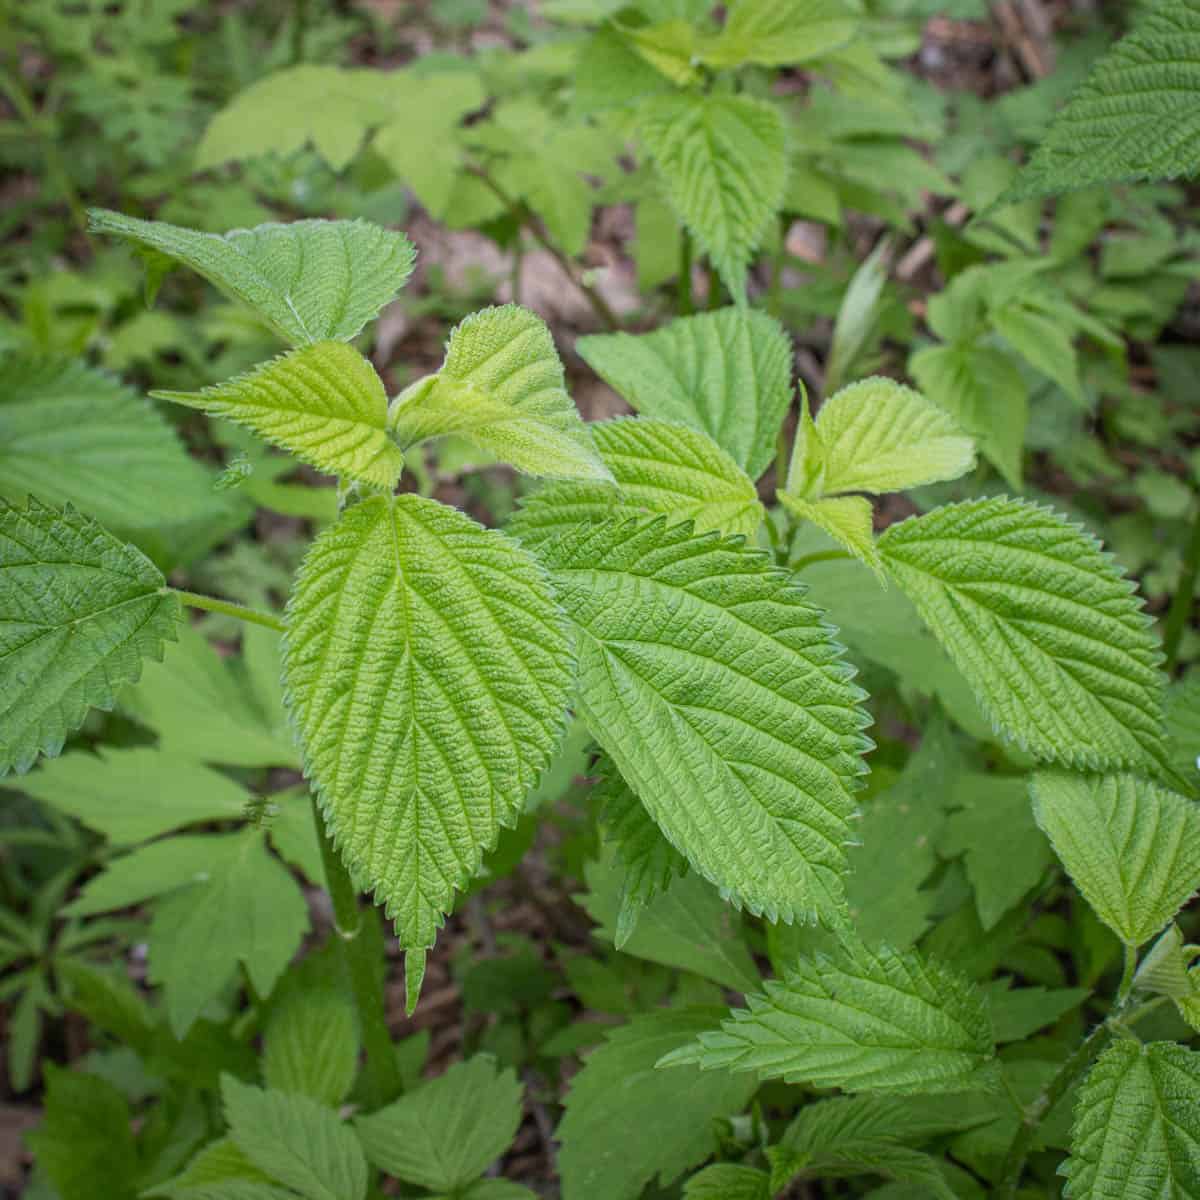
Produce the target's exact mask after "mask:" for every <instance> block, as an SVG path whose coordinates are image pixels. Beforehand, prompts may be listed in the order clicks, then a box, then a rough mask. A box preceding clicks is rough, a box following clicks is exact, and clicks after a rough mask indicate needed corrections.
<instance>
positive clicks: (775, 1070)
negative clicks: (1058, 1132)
mask: <svg viewBox="0 0 1200 1200" xmlns="http://www.w3.org/2000/svg"><path fill="white" fill-rule="evenodd" d="M993 1053H994V1046H993V1042H992V1026H991V1021H990V1020H989V1018H988V1014H987V1009H986V1007H985V1005H984V1003H983V997H982V996H981V995H980V993H979V992H978V991H977V990H976V989H975V988H974V987H973V985H972V984H970V983H969V982H968V981H967V979H966V978H965V977H964V976H961V975H959V974H958V972H957V971H955V970H954V969H953V968H951V967H950V966H948V965H946V964H944V963H940V962H934V961H926V960H925V959H924V958H922V956H921V955H920V954H919V953H918V952H917V951H916V950H909V951H905V952H904V953H899V952H897V951H895V950H892V949H891V948H890V947H888V946H886V945H885V946H881V947H879V949H877V950H869V949H867V947H866V946H864V945H863V944H862V943H861V942H858V941H857V939H855V938H853V936H852V935H849V934H847V935H846V936H845V938H844V940H843V941H842V944H841V945H840V947H839V948H838V950H837V951H836V952H835V953H834V954H833V955H825V954H817V955H816V956H814V957H813V958H811V959H801V960H800V961H799V962H798V963H797V964H796V966H795V968H794V969H793V970H792V971H791V972H790V973H789V974H788V975H787V977H786V978H785V979H784V980H783V981H782V982H777V981H774V980H769V981H768V982H767V984H766V992H765V994H763V995H758V996H752V997H750V1007H749V1008H747V1009H739V1010H736V1011H735V1012H734V1013H733V1014H732V1015H731V1016H730V1018H729V1019H728V1020H726V1021H725V1022H724V1023H723V1024H722V1026H721V1029H720V1031H719V1032H705V1033H702V1034H701V1035H700V1037H699V1038H698V1039H697V1041H696V1042H695V1043H693V1044H692V1045H689V1046H686V1047H684V1048H683V1049H682V1050H680V1051H678V1052H677V1053H675V1054H672V1055H670V1056H669V1058H668V1059H667V1060H665V1061H664V1062H663V1063H661V1064H660V1065H662V1066H675V1065H677V1064H679V1063H693V1064H695V1065H697V1066H699V1067H701V1068H703V1069H704V1070H713V1069H723V1070H732V1071H754V1072H756V1073H757V1074H758V1076H759V1077H760V1078H762V1079H783V1080H785V1081H786V1082H788V1083H808V1084H811V1085H813V1086H814V1087H822V1088H824V1087H838V1088H842V1089H843V1090H844V1091H848V1092H858V1091H881V1092H883V1091H886V1092H897V1093H912V1092H939V1091H941V1092H949V1091H955V1090H957V1089H960V1088H967V1087H971V1086H974V1085H975V1084H976V1083H977V1082H978V1078H979V1072H981V1071H982V1070H984V1069H985V1068H987V1067H988V1065H989V1064H990V1063H991V1060H992V1057H993Z"/></svg>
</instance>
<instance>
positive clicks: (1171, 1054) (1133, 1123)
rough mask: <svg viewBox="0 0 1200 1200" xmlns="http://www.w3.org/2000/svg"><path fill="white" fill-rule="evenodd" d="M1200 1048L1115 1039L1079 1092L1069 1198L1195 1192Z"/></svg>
mask: <svg viewBox="0 0 1200 1200" xmlns="http://www.w3.org/2000/svg"><path fill="white" fill-rule="evenodd" d="M1197 1095H1200V1054H1198V1053H1197V1052H1196V1051H1194V1050H1188V1049H1186V1048H1185V1047H1183V1046H1177V1045H1175V1044H1174V1043H1172V1042H1152V1043H1151V1044H1150V1045H1148V1046H1144V1045H1142V1044H1141V1043H1140V1042H1139V1041H1137V1040H1136V1039H1134V1038H1131V1037H1122V1038H1118V1039H1117V1040H1116V1041H1115V1042H1114V1043H1113V1044H1112V1045H1111V1046H1109V1047H1108V1049H1107V1050H1105V1051H1104V1053H1103V1054H1102V1055H1101V1056H1100V1057H1099V1059H1097V1060H1096V1065H1095V1066H1094V1067H1092V1070H1091V1072H1090V1074H1089V1075H1088V1077H1087V1079H1086V1080H1085V1081H1084V1084H1083V1087H1082V1088H1080V1091H1079V1099H1078V1100H1077V1101H1076V1104H1075V1124H1074V1127H1073V1128H1072V1130H1071V1156H1070V1158H1068V1159H1067V1161H1066V1163H1065V1165H1064V1167H1063V1172H1064V1174H1065V1175H1066V1177H1067V1186H1066V1188H1065V1189H1064V1191H1063V1195H1064V1196H1069V1197H1070V1200H1131V1198H1133V1197H1143V1196H1144V1197H1146V1198H1147V1200H1149V1198H1150V1197H1160V1196H1161V1197H1163V1200H1167V1198H1170V1200H1195V1198H1196V1197H1197V1196H1200V1105H1197V1103H1196V1097H1197Z"/></svg>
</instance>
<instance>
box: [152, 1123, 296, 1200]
mask: <svg viewBox="0 0 1200 1200" xmlns="http://www.w3.org/2000/svg"><path fill="white" fill-rule="evenodd" d="M142 1195H143V1196H166V1197H169V1198H170V1200H285V1198H286V1197H290V1196H291V1195H292V1193H290V1192H287V1191H285V1190H284V1189H283V1188H278V1187H275V1186H274V1185H273V1184H272V1183H271V1181H270V1179H269V1178H268V1176H266V1175H264V1174H263V1173H262V1171H260V1170H259V1169H258V1168H257V1167H256V1166H255V1165H254V1164H253V1163H252V1162H251V1161H250V1160H249V1159H248V1158H247V1157H246V1156H245V1155H244V1154H243V1153H242V1152H241V1151H240V1150H239V1149H238V1148H237V1146H236V1145H235V1144H234V1143H233V1141H232V1140H231V1139H230V1138H228V1137H223V1138H218V1139H217V1140H216V1141H215V1142H209V1143H208V1145H207V1146H205V1147H203V1148H202V1149H201V1150H200V1151H199V1153H198V1154H196V1155H195V1156H194V1157H193V1158H192V1160H191V1161H190V1162H189V1163H188V1164H187V1166H186V1167H184V1169H183V1170H182V1171H180V1173H179V1174H178V1175H176V1176H175V1177H174V1178H172V1179H169V1180H167V1182H166V1183H160V1184H158V1185H157V1186H156V1187H152V1188H147V1189H146V1190H145V1191H144V1192H142Z"/></svg>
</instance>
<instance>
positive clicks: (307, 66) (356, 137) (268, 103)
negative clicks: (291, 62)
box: [195, 63, 389, 171]
mask: <svg viewBox="0 0 1200 1200" xmlns="http://www.w3.org/2000/svg"><path fill="white" fill-rule="evenodd" d="M384 78H385V79H386V78H387V77H384ZM388 115H389V106H388V105H387V104H386V103H385V95H384V87H383V85H382V81H381V77H380V75H379V73H378V72H376V71H367V70H346V69H344V68H342V67H332V66H320V65H317V64H315V63H303V64H301V65H300V66H295V67H286V68H285V69H284V70H282V71H275V72H273V73H272V74H270V75H267V76H264V77H263V78H262V79H257V80H255V81H254V82H253V83H252V84H250V86H249V87H247V88H243V89H242V90H241V91H239V92H238V93H237V94H236V95H235V96H234V98H233V100H231V101H230V103H229V104H227V105H226V106H225V107H224V108H223V109H221V111H220V112H219V113H217V115H216V116H215V117H213V119H212V120H211V121H210V122H209V124H208V128H207V129H205V131H204V136H203V137H202V138H201V139H200V145H199V146H198V147H197V148H196V164H195V165H196V170H198V171H203V170H205V169H206V168H208V167H216V166H220V164H221V163H226V162H246V161H247V160H250V159H255V158H261V157H262V156H264V155H267V154H278V155H280V156H287V155H289V154H295V153H296V151H297V150H301V149H303V148H304V147H305V146H306V145H307V144H309V143H310V142H311V143H312V145H313V146H315V147H316V150H317V153H318V154H320V156H321V157H322V158H323V159H324V160H325V161H326V162H327V163H328V164H329V165H330V166H331V167H332V168H333V169H334V170H335V171H342V170H344V169H345V168H346V167H347V166H349V165H350V161H351V160H352V159H353V158H354V156H355V155H356V154H357V153H358V150H359V147H360V146H361V145H362V142H363V138H364V137H365V136H366V133H367V130H368V129H369V128H370V127H371V126H372V125H378V124H381V123H382V122H383V121H385V120H386V119H387V117H388Z"/></svg>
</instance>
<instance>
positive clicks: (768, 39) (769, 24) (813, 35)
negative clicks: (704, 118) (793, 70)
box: [702, 0, 857, 67]
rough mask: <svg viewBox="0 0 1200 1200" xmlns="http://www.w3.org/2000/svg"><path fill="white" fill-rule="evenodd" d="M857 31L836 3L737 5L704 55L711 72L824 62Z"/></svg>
mask: <svg viewBox="0 0 1200 1200" xmlns="http://www.w3.org/2000/svg"><path fill="white" fill-rule="evenodd" d="M856 31H857V25H856V22H855V20H854V18H853V17H852V16H851V14H850V13H849V12H848V11H847V10H846V9H845V8H844V7H843V6H842V5H841V4H839V3H837V2H836V0H734V2H733V3H732V4H730V5H729V8H728V13H727V15H726V17H725V25H724V27H723V28H722V30H721V33H720V35H719V36H718V37H716V38H714V39H713V40H712V41H711V42H710V43H709V45H707V46H706V47H705V48H704V50H703V54H702V56H703V59H704V61H705V62H706V63H708V65H709V66H711V67H740V66H741V65H742V64H743V63H758V64H759V65H761V66H764V67H781V66H785V65H787V64H789V63H799V62H809V61H811V60H812V59H814V58H822V57H824V55H826V54H828V53H829V52H830V51H831V50H837V49H839V48H840V47H842V46H844V45H845V44H846V43H847V42H848V41H850V39H851V38H852V37H854V34H855V32H856Z"/></svg>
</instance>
